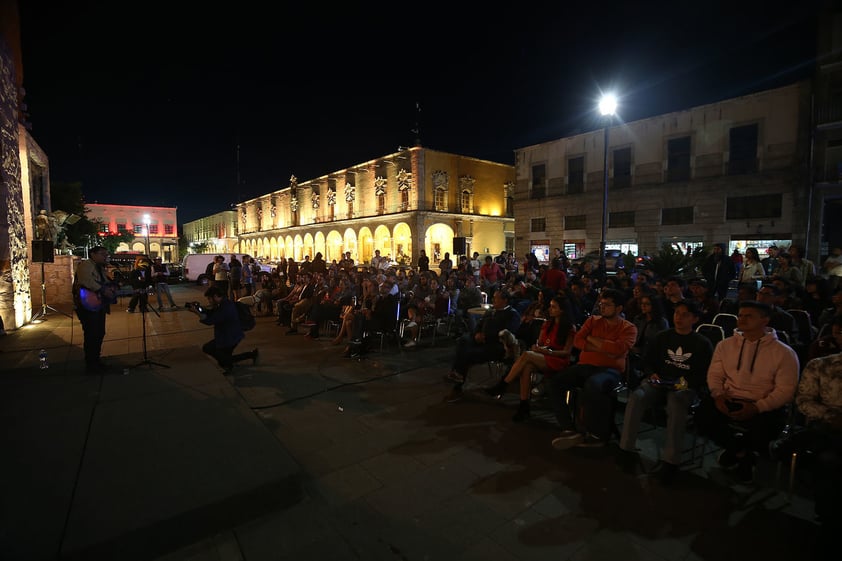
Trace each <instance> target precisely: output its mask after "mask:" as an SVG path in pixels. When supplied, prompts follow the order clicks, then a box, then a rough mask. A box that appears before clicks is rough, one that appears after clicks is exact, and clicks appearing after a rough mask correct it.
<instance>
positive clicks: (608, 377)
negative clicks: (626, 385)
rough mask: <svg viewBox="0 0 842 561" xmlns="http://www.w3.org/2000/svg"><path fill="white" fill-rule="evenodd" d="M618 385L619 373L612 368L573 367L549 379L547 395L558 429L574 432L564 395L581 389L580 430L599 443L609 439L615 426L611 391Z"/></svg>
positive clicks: (587, 365)
mask: <svg viewBox="0 0 842 561" xmlns="http://www.w3.org/2000/svg"><path fill="white" fill-rule="evenodd" d="M619 383H620V373H619V372H618V371H617V370H615V369H613V368H606V367H604V366H593V365H590V364H574V365H573V366H569V367H567V368H565V369H564V370H562V371H561V372H557V373H555V374H553V375H552V376H551V377H550V378H549V386H548V390H549V396H550V402H551V403H552V406H553V413H555V417H556V420H557V421H558V424H559V426H560V427H561V430H571V429H574V428H575V426H576V423H575V422H574V419H573V416H572V415H571V412H570V406H569V405H568V404H567V401H566V398H567V392H568V391H573V390H576V389H577V388H581V395H580V396H579V399H577V401H578V404H577V405H578V406H580V407H577V408H576V409H581V414H582V419H581V420H582V428H583V429H584V430H585V431H586V432H589V433H591V434H592V435H594V436H596V437H597V438H599V439H601V440H608V438H609V437H610V436H611V427H612V426H613V424H614V403H615V399H616V395H615V394H614V389H615V388H616V387H617V385H618V384H619Z"/></svg>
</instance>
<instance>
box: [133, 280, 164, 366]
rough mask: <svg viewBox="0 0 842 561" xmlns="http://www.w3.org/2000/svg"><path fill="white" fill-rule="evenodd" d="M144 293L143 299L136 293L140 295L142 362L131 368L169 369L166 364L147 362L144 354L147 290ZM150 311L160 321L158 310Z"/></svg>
mask: <svg viewBox="0 0 842 561" xmlns="http://www.w3.org/2000/svg"><path fill="white" fill-rule="evenodd" d="M145 292H146V298H144V297H143V293H142V292H140V291H139V292H138V293H140V294H141V296H140V301H139V304H140V317H141V320H142V323H143V330H142V340H143V360H141V361H140V362H138V363H137V364H135V365H134V366H133V367H132V368H137V367H138V366H143V365H146V366H149V367H150V368H152V367H153V366H160V367H161V368H169V366H168V365H166V364H162V363H160V362H155V361H153V360H149V357H148V356H147V354H146V308H148V307H150V306H149V291H148V290H147V291H145ZM152 311H153V312H155V315H156V316H158V318H159V319H160V317H161V314H159V313H158V310H156V309H155V308H152Z"/></svg>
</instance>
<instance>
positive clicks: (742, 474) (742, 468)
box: [734, 452, 755, 485]
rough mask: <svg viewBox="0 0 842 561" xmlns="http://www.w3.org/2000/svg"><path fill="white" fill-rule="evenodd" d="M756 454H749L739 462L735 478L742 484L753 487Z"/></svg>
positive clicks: (735, 470)
mask: <svg viewBox="0 0 842 561" xmlns="http://www.w3.org/2000/svg"><path fill="white" fill-rule="evenodd" d="M754 465H755V459H754V454H753V453H751V452H749V453H747V454H746V455H745V456H743V457H742V458H739V460H738V461H737V466H736V469H734V478H735V479H736V480H737V481H739V482H740V483H745V484H746V485H751V484H752V483H754Z"/></svg>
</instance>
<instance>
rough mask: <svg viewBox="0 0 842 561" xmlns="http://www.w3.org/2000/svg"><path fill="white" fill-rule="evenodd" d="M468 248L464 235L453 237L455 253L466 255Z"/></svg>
mask: <svg viewBox="0 0 842 561" xmlns="http://www.w3.org/2000/svg"><path fill="white" fill-rule="evenodd" d="M467 250H468V246H467V244H466V241H465V238H464V237H459V238H453V255H465V252H466V251H467Z"/></svg>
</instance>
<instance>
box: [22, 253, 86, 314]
mask: <svg viewBox="0 0 842 561" xmlns="http://www.w3.org/2000/svg"><path fill="white" fill-rule="evenodd" d="M79 259H80V258H79V257H75V256H73V255H56V256H55V263H44V264H43V265H44V279H45V283H44V284H45V286H44V288H45V291H46V295H47V305H48V306H53V307H54V308H56V309H59V310H62V311H69V307H72V305H73V295H72V287H73V271H75V270H76V264H77V263H78V262H79ZM29 279H30V288H31V290H32V312H33V313H38V312H40V311H41V263H32V265H31V267H30V269H29Z"/></svg>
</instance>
